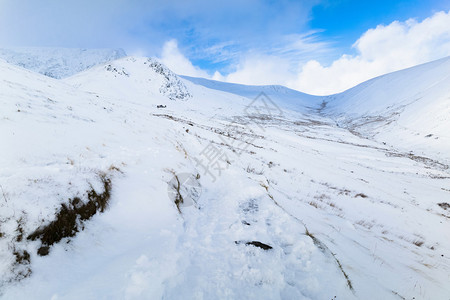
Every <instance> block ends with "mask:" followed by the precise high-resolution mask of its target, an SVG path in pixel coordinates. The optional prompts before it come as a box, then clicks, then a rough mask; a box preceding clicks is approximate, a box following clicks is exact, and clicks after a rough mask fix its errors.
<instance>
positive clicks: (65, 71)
mask: <svg viewBox="0 0 450 300" xmlns="http://www.w3.org/2000/svg"><path fill="white" fill-rule="evenodd" d="M124 56H126V54H125V51H124V50H122V49H76V48H43V47H41V48H39V47H28V48H27V47H18V48H0V59H3V60H6V61H7V62H9V63H11V64H13V65H17V66H20V67H23V68H25V69H29V70H32V71H35V72H38V73H41V74H43V75H46V76H49V77H53V78H65V77H69V76H72V75H74V74H76V73H79V72H81V71H84V70H86V69H89V68H91V67H93V66H95V65H98V64H102V63H106V62H108V61H111V60H116V59H118V58H121V57H124Z"/></svg>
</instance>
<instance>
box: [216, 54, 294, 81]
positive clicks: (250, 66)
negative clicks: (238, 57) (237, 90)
mask: <svg viewBox="0 0 450 300" xmlns="http://www.w3.org/2000/svg"><path fill="white" fill-rule="evenodd" d="M289 67H290V65H289V61H288V60H286V59H283V58H279V57H276V56H269V55H248V56H247V58H245V59H243V60H242V61H241V62H240V63H239V64H238V65H237V68H236V71H235V72H233V73H230V74H228V75H226V76H224V77H223V80H224V81H227V82H235V83H245V84H251V85H264V84H281V85H282V84H286V82H287V81H288V80H289V78H290V77H291V74H290V72H289Z"/></svg>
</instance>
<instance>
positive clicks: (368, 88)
mask: <svg viewBox="0 0 450 300" xmlns="http://www.w3.org/2000/svg"><path fill="white" fill-rule="evenodd" d="M323 101H324V107H323V109H322V112H323V113H324V114H325V115H328V116H331V117H332V118H333V119H335V120H336V122H337V123H338V124H339V125H340V126H343V127H346V128H348V129H350V130H351V131H352V132H354V133H355V134H360V135H362V136H364V137H369V136H370V137H372V138H375V139H376V140H378V141H380V142H385V143H387V144H389V145H394V146H395V147H400V148H402V149H403V150H405V151H409V150H411V151H414V152H415V153H416V154H418V155H433V156H435V157H436V158H438V159H439V160H443V161H445V162H446V163H447V164H450V155H449V153H450V131H449V128H450V57H447V58H443V59H440V60H437V61H434V62H431V63H427V64H423V65H420V66H417V67H414V68H410V69H407V70H402V71H398V72H394V73H391V74H387V75H384V76H381V77H378V78H375V79H372V80H369V81H367V82H365V83H362V84H360V85H358V86H356V87H354V88H352V89H350V90H348V91H346V92H343V93H341V94H337V95H332V96H329V97H325V99H324V100H323Z"/></svg>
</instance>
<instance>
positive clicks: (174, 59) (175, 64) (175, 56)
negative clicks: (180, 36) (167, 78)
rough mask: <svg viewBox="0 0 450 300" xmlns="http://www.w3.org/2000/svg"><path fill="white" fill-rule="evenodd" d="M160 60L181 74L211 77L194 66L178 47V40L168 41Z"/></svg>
mask: <svg viewBox="0 0 450 300" xmlns="http://www.w3.org/2000/svg"><path fill="white" fill-rule="evenodd" d="M160 60H161V62H162V63H163V64H165V65H166V66H167V67H168V68H169V69H171V70H172V71H173V72H175V73H177V74H180V75H187V76H193V77H204V78H210V77H211V76H209V75H208V73H207V72H206V71H204V70H202V69H200V68H199V67H196V66H194V65H193V64H192V63H191V62H190V61H189V59H187V58H186V57H185V56H184V55H183V54H182V53H181V52H180V49H178V43H177V41H176V40H170V41H167V42H166V43H165V44H164V46H163V49H162V53H161V57H160Z"/></svg>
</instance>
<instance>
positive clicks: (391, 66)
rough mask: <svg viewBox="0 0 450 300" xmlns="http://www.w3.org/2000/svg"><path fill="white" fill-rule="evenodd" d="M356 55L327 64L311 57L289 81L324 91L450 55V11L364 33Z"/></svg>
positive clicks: (301, 87) (338, 89) (308, 89)
mask: <svg viewBox="0 0 450 300" xmlns="http://www.w3.org/2000/svg"><path fill="white" fill-rule="evenodd" d="M353 47H354V48H355V49H356V50H357V55H355V56H349V55H343V56H342V57H341V58H339V59H338V60H336V61H334V62H333V63H332V64H331V65H330V66H328V67H326V66H323V65H321V64H320V63H319V62H317V61H314V60H311V61H309V62H308V63H306V64H305V65H303V66H302V68H301V70H300V72H299V74H298V76H297V78H295V80H293V81H290V82H287V83H286V84H287V85H288V86H290V87H293V88H296V89H298V90H301V91H304V92H308V93H312V94H319V95H325V94H330V93H336V92H341V91H344V90H346V89H348V88H350V87H353V86H355V85H356V84H358V83H361V82H363V81H365V80H368V79H370V78H372V77H375V76H378V75H382V74H385V73H388V72H392V71H396V70H400V69H404V68H407V67H411V66H414V65H417V64H421V63H425V62H428V61H432V60H435V59H439V58H442V57H445V56H449V55H450V12H447V13H446V12H439V13H436V14H434V15H433V16H431V17H429V18H427V19H425V20H423V21H422V22H417V21H416V20H413V19H410V20H407V21H406V22H398V21H395V22H393V23H391V24H389V25H387V26H382V25H379V26H377V27H376V28H375V29H370V30H368V31H367V32H366V33H364V34H363V35H362V36H361V37H360V38H359V39H358V41H356V43H355V44H354V45H353Z"/></svg>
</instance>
